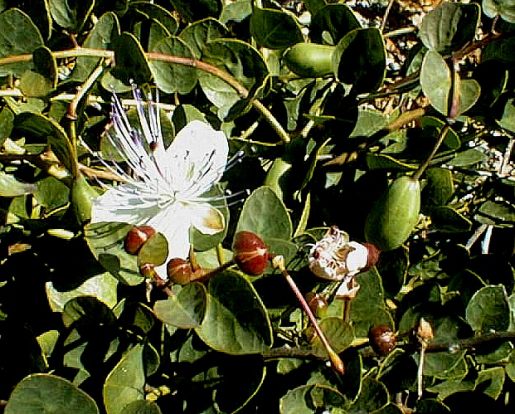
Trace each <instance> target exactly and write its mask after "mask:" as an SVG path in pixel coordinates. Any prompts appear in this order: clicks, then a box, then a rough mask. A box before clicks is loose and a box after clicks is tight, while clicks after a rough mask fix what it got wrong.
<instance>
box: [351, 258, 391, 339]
mask: <svg viewBox="0 0 515 414" xmlns="http://www.w3.org/2000/svg"><path fill="white" fill-rule="evenodd" d="M356 280H357V282H358V283H359V285H360V288H359V290H358V293H357V295H356V297H355V298H354V300H353V301H352V307H351V316H350V317H351V321H352V326H353V327H354V331H355V335H356V336H357V337H358V338H359V337H366V336H368V331H369V329H370V328H371V327H372V326H375V325H387V326H393V320H392V317H391V315H390V314H389V312H388V310H387V309H386V306H385V304H384V289H383V284H382V281H381V278H380V276H379V273H378V272H377V270H376V269H375V268H372V269H370V270H369V271H367V272H363V273H361V274H359V276H358V277H357V279H356Z"/></svg>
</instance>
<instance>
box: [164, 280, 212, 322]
mask: <svg viewBox="0 0 515 414" xmlns="http://www.w3.org/2000/svg"><path fill="white" fill-rule="evenodd" d="M206 306H207V292H206V288H205V287H204V285H202V284H201V283H190V284H188V285H186V286H184V287H183V288H181V290H180V291H179V293H178V294H177V295H176V296H170V297H169V298H168V299H167V300H158V301H157V302H156V303H155V304H154V313H155V315H156V316H157V317H158V318H159V319H160V320H161V321H163V322H164V323H166V324H168V325H173V326H176V327H177V328H182V329H192V328H198V327H199V326H200V324H201V323H202V321H203V319H204V315H205V312H206Z"/></svg>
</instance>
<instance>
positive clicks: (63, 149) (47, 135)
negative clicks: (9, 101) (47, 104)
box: [14, 112, 75, 170]
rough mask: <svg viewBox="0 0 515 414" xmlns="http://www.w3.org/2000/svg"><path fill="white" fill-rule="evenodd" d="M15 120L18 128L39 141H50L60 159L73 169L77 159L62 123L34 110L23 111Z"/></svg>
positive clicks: (68, 167)
mask: <svg viewBox="0 0 515 414" xmlns="http://www.w3.org/2000/svg"><path fill="white" fill-rule="evenodd" d="M14 121H15V127H16V129H17V130H20V131H22V132H23V133H25V134H28V135H31V136H32V137H33V138H37V139H38V140H37V141H39V142H45V143H46V142H47V141H48V143H49V144H50V146H51V147H52V150H53V151H54V152H55V155H56V156H57V158H59V161H61V162H62V163H63V164H64V166H65V167H66V168H67V169H68V170H71V169H72V164H73V163H74V162H75V160H73V156H72V154H71V149H70V143H69V140H68V136H67V135H66V131H65V130H64V128H63V127H62V126H61V125H59V124H58V123H57V122H56V121H54V120H53V119H52V118H49V117H47V116H45V115H41V114H37V113H32V112H22V113H21V114H19V115H18V116H16V118H15V120H14Z"/></svg>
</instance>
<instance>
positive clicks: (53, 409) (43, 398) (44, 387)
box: [5, 374, 99, 414]
mask: <svg viewBox="0 0 515 414" xmlns="http://www.w3.org/2000/svg"><path fill="white" fill-rule="evenodd" d="M71 412H72V413H76V414H98V413H99V410H98V407H97V405H96V404H95V401H94V400H93V399H92V398H91V397H90V396H89V395H87V394H86V393H85V392H84V391H82V390H80V389H79V388H77V387H76V386H75V385H73V384H72V383H71V382H70V381H68V380H65V379H64V378H60V377H57V376H55V375H49V374H34V375H29V376H28V377H25V378H24V379H23V380H22V381H21V382H19V383H18V385H16V388H15V389H14V391H13V392H12V394H11V396H10V397H9V401H8V402H7V405H6V407H5V414H21V413H23V414H41V413H53V414H69V413H71Z"/></svg>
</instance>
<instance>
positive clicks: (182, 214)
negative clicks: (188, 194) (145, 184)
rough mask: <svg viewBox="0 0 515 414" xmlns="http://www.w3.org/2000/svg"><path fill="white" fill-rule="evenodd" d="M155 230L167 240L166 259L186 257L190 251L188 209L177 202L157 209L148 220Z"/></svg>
mask: <svg viewBox="0 0 515 414" xmlns="http://www.w3.org/2000/svg"><path fill="white" fill-rule="evenodd" d="M148 225H149V226H152V227H153V228H154V229H155V230H156V231H158V232H160V233H162V234H163V235H164V236H165V237H166V241H167V242H168V258H167V260H166V263H167V262H168V260H170V259H171V258H174V257H180V258H181V259H186V258H187V257H188V255H189V251H190V237H189V231H190V227H191V219H190V214H189V211H188V209H185V208H183V207H182V206H181V205H180V204H179V203H174V204H171V205H170V206H168V207H165V208H163V209H162V210H161V211H159V212H158V213H157V214H156V215H155V216H154V217H152V219H150V220H149V221H148Z"/></svg>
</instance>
